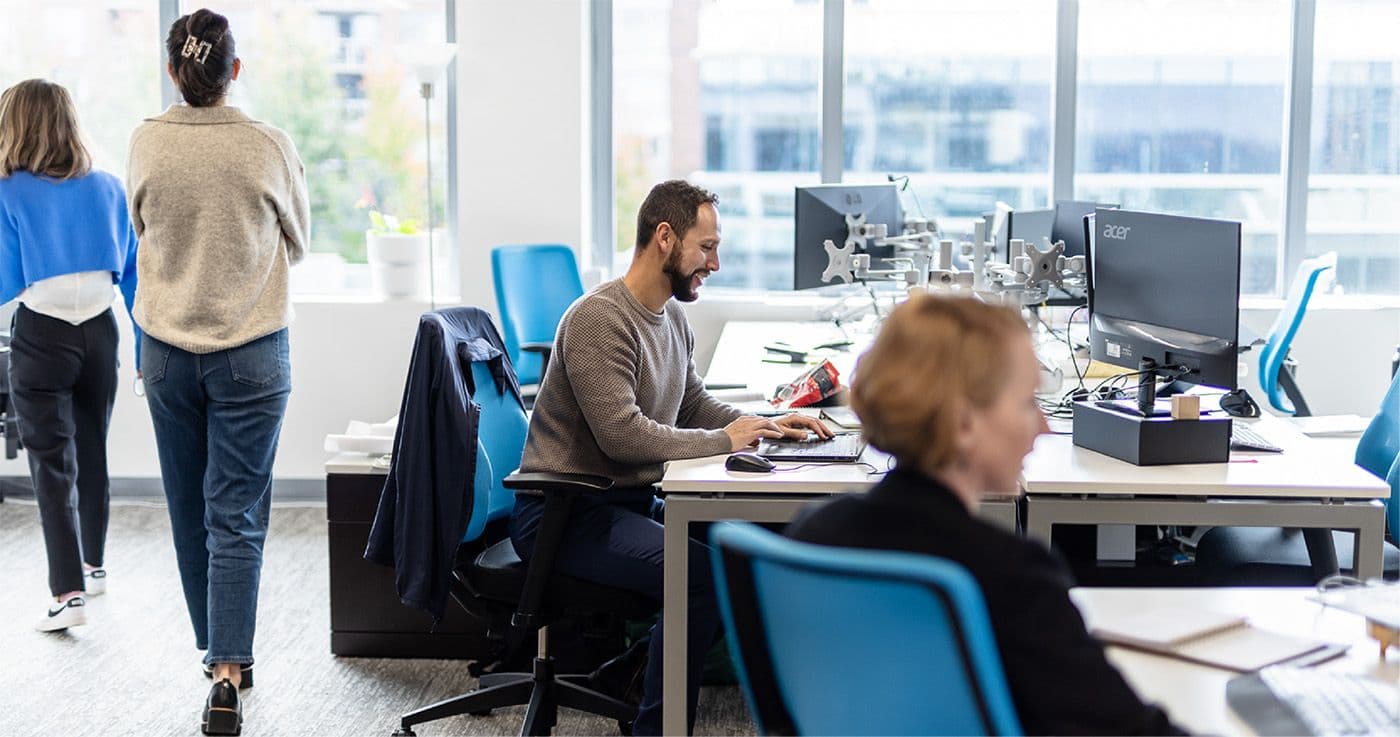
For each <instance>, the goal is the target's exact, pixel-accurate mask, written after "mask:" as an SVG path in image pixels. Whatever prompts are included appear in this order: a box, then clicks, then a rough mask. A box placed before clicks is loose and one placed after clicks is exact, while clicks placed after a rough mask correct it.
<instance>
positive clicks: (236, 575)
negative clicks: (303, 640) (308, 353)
mask: <svg viewBox="0 0 1400 737" xmlns="http://www.w3.org/2000/svg"><path fill="white" fill-rule="evenodd" d="M141 350H142V354H141V359H142V360H141V363H142V368H143V369H144V371H145V381H146V401H147V403H148V404H150V407H151V419H152V421H153V422H154V424H155V429H156V448H157V450H158V452H159V454H160V476H161V481H162V483H163V485H164V486H165V498H166V500H167V502H168V503H169V505H170V526H171V528H172V530H173V532H174V536H175V559H176V562H177V563H178V565H179V568H180V583H181V585H182V586H183V587H184V590H185V606H186V607H187V608H188V609H189V613H190V622H191V623H192V624H193V625H194V640H195V647H197V648H199V649H200V650H207V651H208V652H207V653H205V656H204V662H205V664H206V665H212V664H214V663H242V664H245V665H246V664H251V663H252V662H253V631H254V627H255V623H256V619H257V611H258V582H259V578H260V576H261V573H262V553H263V542H264V541H265V540H266V539H267V519H268V510H269V509H270V506H271V502H272V460H273V457H274V456H275V455H276V452H277V437H278V434H279V433H280V431H281V429H282V415H283V413H284V412H285V411H286V409H287V395H288V394H289V393H291V386H292V378H291V362H290V361H289V360H288V357H287V331H286V329H283V330H279V331H278V332H276V333H273V334H271V335H267V336H264V337H261V338H258V339H257V340H254V341H252V342H249V343H246V344H244V345H241V346H238V347H236V348H229V349H228V350H223V351H215V352H214V353H190V352H188V351H185V350H181V349H179V348H176V347H174V346H171V345H168V344H166V343H163V342H161V341H159V340H157V339H155V338H152V337H151V336H150V335H146V336H145V338H144V342H143V343H142V346H141Z"/></svg>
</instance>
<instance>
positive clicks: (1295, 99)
mask: <svg viewBox="0 0 1400 737" xmlns="http://www.w3.org/2000/svg"><path fill="white" fill-rule="evenodd" d="M821 2H822V5H823V8H822V15H823V22H822V33H823V37H822V60H821V77H820V79H821V82H820V85H819V89H818V95H819V97H820V110H821V114H820V119H819V121H820V122H819V131H818V135H819V136H820V142H819V146H818V148H819V152H820V153H819V156H820V162H819V170H820V172H821V181H822V182H824V183H831V182H840V181H841V179H842V176H843V175H844V173H845V172H844V164H845V161H844V156H843V149H842V146H843V135H844V128H843V122H844V121H843V110H842V97H843V93H844V87H845V76H844V61H845V54H844V44H845V23H844V15H845V0H821ZM592 3H593V5H592V9H591V14H590V23H591V26H592V27H591V31H592V43H593V47H592V62H593V64H592V70H591V82H592V95H591V99H592V102H591V113H592V121H593V130H592V135H591V140H592V143H593V157H592V161H593V163H592V177H591V180H592V193H593V203H592V208H591V211H592V215H593V222H592V236H593V246H592V249H591V250H590V252H589V253H586V254H581V255H583V256H584V257H585V260H586V261H587V262H588V263H589V264H590V265H591V266H594V267H601V268H604V269H606V268H608V267H609V266H610V265H611V263H612V245H613V242H614V237H615V234H614V233H613V223H614V222H615V219H614V213H613V207H614V205H613V203H614V201H615V200H614V198H615V191H614V162H613V144H612V141H613V118H612V79H613V78H612V58H613V54H612V50H613V3H612V0H592ZM1055 3H1056V13H1055V38H1056V42H1055V52H1054V53H1055V73H1054V83H1053V85H1052V91H1051V106H1052V113H1051V115H1052V128H1053V129H1052V131H1051V147H1050V159H1051V161H1050V173H1051V181H1050V190H1049V192H1050V200H1051V201H1052V202H1053V201H1054V200H1056V199H1073V198H1074V185H1075V174H1076V172H1075V133H1076V131H1075V114H1076V103H1077V99H1076V98H1077V92H1078V78H1077V77H1078V67H1079V63H1078V62H1079V49H1078V46H1079V43H1078V41H1079V6H1080V0H1055ZM1289 5H1290V11H1291V22H1290V45H1289V71H1288V75H1287V82H1286V85H1285V91H1284V95H1285V98H1284V112H1285V119H1284V121H1283V126H1284V127H1283V140H1284V152H1283V163H1282V170H1281V174H1280V176H1282V177H1283V185H1284V186H1283V192H1284V198H1283V212H1282V225H1283V227H1282V232H1281V233H1280V244H1279V248H1280V252H1279V258H1278V259H1277V260H1276V263H1277V264H1278V266H1277V269H1278V271H1277V273H1276V274H1275V279H1274V284H1275V288H1274V291H1273V292H1272V293H1269V294H1261V295H1252V296H1256V297H1279V296H1281V295H1282V294H1283V292H1284V290H1286V289H1287V288H1288V280H1289V276H1290V275H1291V274H1293V272H1294V271H1296V270H1297V268H1298V264H1299V263H1301V262H1302V260H1303V258H1304V256H1305V254H1306V250H1307V221H1308V217H1307V206H1308V182H1309V179H1310V174H1311V171H1310V167H1311V153H1312V148H1311V137H1310V135H1311V124H1312V81H1313V63H1314V58H1313V57H1314V55H1313V42H1314V36H1315V32H1316V23H1315V18H1316V12H1317V4H1316V0H1290V2H1289ZM1366 296H1368V297H1372V298H1376V297H1379V298H1382V299H1385V298H1388V297H1391V296H1396V295H1385V294H1377V295H1366Z"/></svg>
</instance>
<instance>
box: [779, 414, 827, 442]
mask: <svg viewBox="0 0 1400 737" xmlns="http://www.w3.org/2000/svg"><path fill="white" fill-rule="evenodd" d="M773 422H774V424H776V425H777V426H778V428H779V429H781V430H782V431H783V438H784V439H787V440H806V439H807V433H809V432H811V433H815V434H816V436H817V437H816V439H817V440H827V439H829V438H831V437H833V434H832V432H831V428H828V427H827V426H826V423H825V422H822V421H821V420H819V419H817V418H815V417H810V416H808V415H801V414H791V415H783V416H782V417H779V418H777V419H775V420H773Z"/></svg>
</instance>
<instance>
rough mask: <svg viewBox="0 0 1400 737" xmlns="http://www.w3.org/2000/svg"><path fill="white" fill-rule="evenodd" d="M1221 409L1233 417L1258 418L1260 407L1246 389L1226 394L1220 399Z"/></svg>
mask: <svg viewBox="0 0 1400 737" xmlns="http://www.w3.org/2000/svg"><path fill="white" fill-rule="evenodd" d="M1220 408H1221V409H1223V410H1225V413H1226V414H1228V415H1230V416H1231V417H1258V416H1259V405H1258V403H1256V402H1255V401H1254V397H1251V396H1249V392H1247V391H1245V390H1244V389H1236V390H1234V391H1232V392H1226V393H1225V394H1224V395H1222V396H1221V397H1220Z"/></svg>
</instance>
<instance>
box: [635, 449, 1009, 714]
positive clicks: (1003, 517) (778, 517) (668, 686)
mask: <svg viewBox="0 0 1400 737" xmlns="http://www.w3.org/2000/svg"><path fill="white" fill-rule="evenodd" d="M725 458H726V456H722V455H720V456H710V457H708V458H696V459H693V460H687V461H672V462H671V463H670V464H668V465H667V467H666V475H665V476H664V477H663V478H662V479H661V490H662V491H663V492H665V493H666V525H665V532H664V536H665V538H664V540H665V542H664V549H663V555H662V557H663V561H664V563H663V575H664V577H665V586H664V591H663V597H664V598H663V602H664V603H663V610H662V611H663V613H664V616H663V617H662V627H663V633H662V635H663V638H664V640H665V642H664V651H663V653H662V660H663V663H662V675H661V679H662V696H661V705H662V718H661V731H662V734H668V735H680V734H685V733H686V730H685V703H686V678H687V674H686V660H687V657H688V654H687V653H686V629H687V628H688V627H689V618H690V615H689V612H688V609H687V607H686V597H687V591H688V590H689V581H688V578H689V570H690V568H689V565H690V545H689V540H690V523H692V522H714V521H718V520H724V519H742V520H749V521H751V522H787V521H788V520H790V519H792V518H793V517H794V516H796V515H797V513H798V511H799V510H801V509H802V507H804V506H806V505H807V504H810V503H812V502H813V501H814V500H817V499H821V498H823V497H826V496H830V495H832V494H843V493H848V492H853V491H864V490H866V489H869V488H870V487H871V486H874V485H875V484H876V483H878V482H879V481H880V478H881V476H882V475H883V472H884V471H885V469H886V468H888V463H889V459H888V456H886V455H884V454H883V453H880V452H879V451H877V450H875V449H873V448H866V451H865V454H864V455H863V456H862V460H863V461H865V462H867V463H869V464H870V465H871V466H873V467H874V468H875V469H876V470H877V473H872V472H871V469H870V468H866V467H863V466H857V465H853V464H831V465H825V466H819V467H814V468H806V469H802V470H797V471H787V472H777V473H769V474H756V473H738V472H735V471H729V470H726V469H725V468H724V459H725ZM798 465H800V464H797V463H779V464H778V468H780V469H781V468H784V467H796V466H798ZM980 514H981V516H982V517H984V518H986V519H988V520H990V521H993V522H995V523H996V524H1000V525H1002V526H1004V527H1006V528H1007V529H1010V530H1013V531H1014V530H1015V529H1016V499H1015V498H1014V497H1006V498H1001V499H988V500H986V501H984V502H983V504H982V509H981V512H980Z"/></svg>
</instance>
